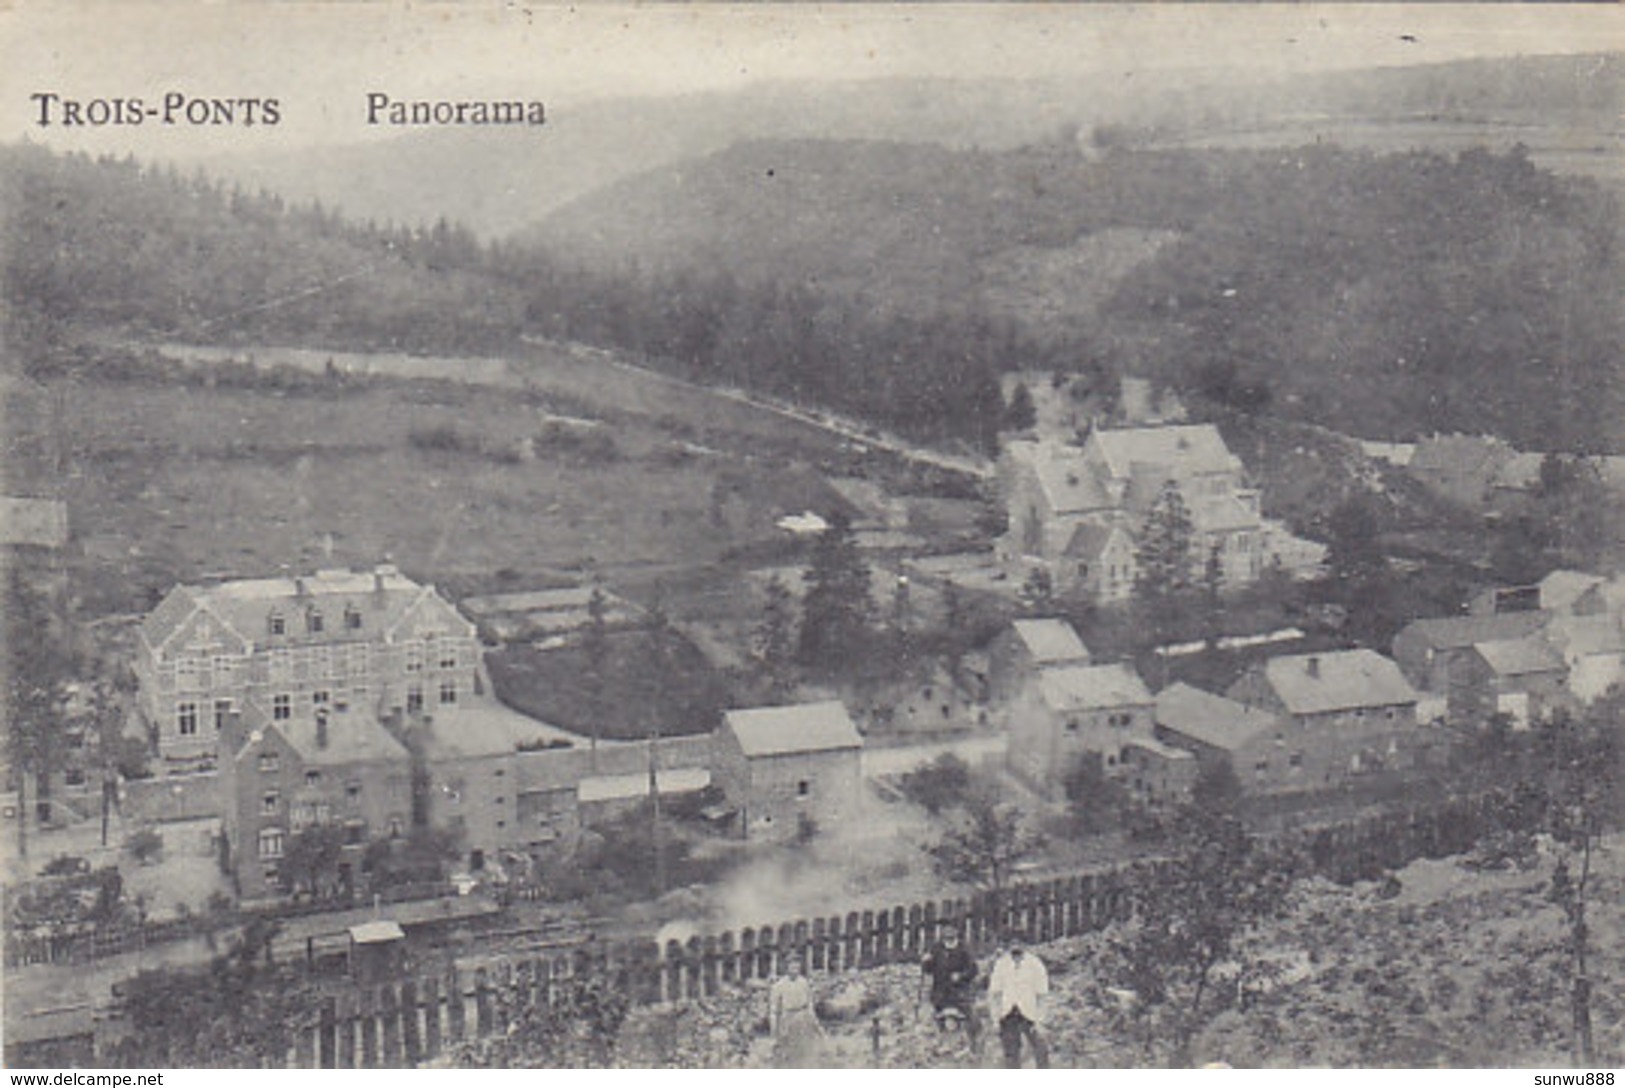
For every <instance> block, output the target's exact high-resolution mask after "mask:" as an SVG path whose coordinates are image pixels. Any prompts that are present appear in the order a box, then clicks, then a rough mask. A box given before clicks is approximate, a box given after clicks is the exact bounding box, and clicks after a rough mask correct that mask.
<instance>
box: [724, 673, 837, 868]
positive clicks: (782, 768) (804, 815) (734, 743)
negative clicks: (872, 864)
mask: <svg viewBox="0 0 1625 1088" xmlns="http://www.w3.org/2000/svg"><path fill="white" fill-rule="evenodd" d="M862 754H863V736H862V735H861V734H860V733H859V732H858V729H857V726H855V725H854V724H853V723H852V718H851V716H850V715H849V714H848V713H847V710H846V706H845V705H844V704H842V703H841V702H839V701H836V700H831V701H828V702H819V703H801V704H798V705H795V706H777V707H757V708H754V709H750V710H730V711H728V712H727V713H726V714H724V715H723V721H722V728H721V729H719V730H718V731H717V753H716V766H715V775H714V778H715V781H716V783H717V785H718V786H720V787H721V788H722V791H723V793H725V794H726V795H727V797H728V800H729V801H730V802H731V803H732V804H734V805H735V806H737V807H738V809H739V823H740V831H741V833H742V834H743V836H744V837H745V838H748V839H760V840H765V841H770V842H771V841H784V840H787V839H793V838H796V837H798V836H802V835H807V834H811V833H812V832H814V831H815V830H829V829H831V828H834V827H836V826H838V825H840V824H842V823H843V822H845V821H847V820H849V819H851V817H852V815H853V813H854V812H855V811H856V810H857V808H858V805H859V802H860V801H861V799H862V791H863V767H862Z"/></svg>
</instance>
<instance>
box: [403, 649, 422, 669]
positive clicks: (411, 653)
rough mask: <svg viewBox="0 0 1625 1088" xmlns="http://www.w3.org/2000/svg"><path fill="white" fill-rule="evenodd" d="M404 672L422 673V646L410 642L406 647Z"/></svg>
mask: <svg viewBox="0 0 1625 1088" xmlns="http://www.w3.org/2000/svg"><path fill="white" fill-rule="evenodd" d="M406 671H407V672H422V671H423V646H422V644H420V643H416V642H410V643H407V646H406Z"/></svg>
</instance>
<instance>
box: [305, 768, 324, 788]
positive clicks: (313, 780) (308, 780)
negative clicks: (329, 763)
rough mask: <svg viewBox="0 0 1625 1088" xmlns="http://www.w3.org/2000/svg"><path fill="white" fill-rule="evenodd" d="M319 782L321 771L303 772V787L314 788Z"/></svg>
mask: <svg viewBox="0 0 1625 1088" xmlns="http://www.w3.org/2000/svg"><path fill="white" fill-rule="evenodd" d="M321 780H322V772H321V771H306V772H305V785H307V786H315V785H318V784H320V782H321Z"/></svg>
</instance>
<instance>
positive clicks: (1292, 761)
mask: <svg viewBox="0 0 1625 1088" xmlns="http://www.w3.org/2000/svg"><path fill="white" fill-rule="evenodd" d="M1286 762H1287V766H1289V767H1302V766H1303V753H1302V752H1293V753H1292V754H1291V755H1289V756H1287V759H1286Z"/></svg>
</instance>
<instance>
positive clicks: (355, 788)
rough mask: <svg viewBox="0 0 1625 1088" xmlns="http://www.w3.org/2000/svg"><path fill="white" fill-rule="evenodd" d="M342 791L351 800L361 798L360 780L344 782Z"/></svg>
mask: <svg viewBox="0 0 1625 1088" xmlns="http://www.w3.org/2000/svg"><path fill="white" fill-rule="evenodd" d="M344 793H345V795H346V796H347V797H349V798H350V800H352V801H357V800H360V799H361V783H360V782H355V781H351V782H346V783H345V784H344Z"/></svg>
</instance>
